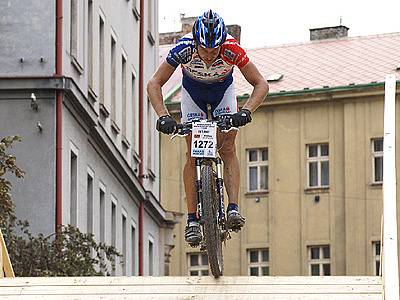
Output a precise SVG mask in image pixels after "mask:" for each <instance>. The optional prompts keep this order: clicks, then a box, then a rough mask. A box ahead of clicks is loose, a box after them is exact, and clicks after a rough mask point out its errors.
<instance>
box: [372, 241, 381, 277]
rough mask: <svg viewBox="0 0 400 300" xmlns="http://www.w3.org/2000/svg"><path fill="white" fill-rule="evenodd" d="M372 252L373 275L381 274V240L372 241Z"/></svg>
mask: <svg viewBox="0 0 400 300" xmlns="http://www.w3.org/2000/svg"><path fill="white" fill-rule="evenodd" d="M372 247H373V253H374V276H381V272H380V269H381V242H380V241H377V242H373V243H372Z"/></svg>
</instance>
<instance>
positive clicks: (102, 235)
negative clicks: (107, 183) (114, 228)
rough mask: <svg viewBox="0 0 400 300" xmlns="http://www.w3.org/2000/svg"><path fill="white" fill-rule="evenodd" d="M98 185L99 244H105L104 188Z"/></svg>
mask: <svg viewBox="0 0 400 300" xmlns="http://www.w3.org/2000/svg"><path fill="white" fill-rule="evenodd" d="M99 185H100V195H99V199H100V203H99V204H100V205H99V206H100V220H99V224H100V242H101V243H105V242H106V188H105V187H104V186H103V185H102V184H101V182H99Z"/></svg>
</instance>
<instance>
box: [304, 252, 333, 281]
mask: <svg viewBox="0 0 400 300" xmlns="http://www.w3.org/2000/svg"><path fill="white" fill-rule="evenodd" d="M325 247H328V248H329V258H325V257H324V255H323V254H324V250H323V249H324V248H325ZM312 248H319V258H318V259H312V258H311V249H312ZM321 257H322V258H321ZM331 257H332V253H331V246H330V245H309V246H308V247H307V264H308V275H309V276H332V261H331ZM326 264H329V271H330V274H329V275H325V274H324V265H326ZM312 265H319V275H311V274H312V268H311V266H312ZM321 274H322V275H321Z"/></svg>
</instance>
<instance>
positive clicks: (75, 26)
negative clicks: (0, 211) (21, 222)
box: [0, 0, 175, 275]
mask: <svg viewBox="0 0 400 300" xmlns="http://www.w3.org/2000/svg"><path fill="white" fill-rule="evenodd" d="M0 11H1V14H0V24H1V31H0V35H1V37H2V46H1V47H0V61H1V64H0V134H1V136H6V135H16V134H18V135H20V136H21V137H22V139H23V141H22V143H20V144H18V145H16V146H15V147H14V151H15V153H16V156H17V162H18V165H19V166H20V167H21V168H22V169H23V170H25V172H26V177H25V179H24V180H23V181H18V182H16V181H14V187H13V200H14V202H15V204H16V212H17V216H18V217H20V218H21V219H27V220H29V221H30V223H31V227H32V229H33V231H34V232H42V233H44V234H45V235H47V234H50V233H53V232H54V231H55V228H56V226H57V225H60V224H72V225H75V226H77V227H78V228H80V229H81V231H83V232H89V233H93V234H94V235H95V238H96V240H97V241H99V242H105V243H107V244H109V245H113V246H115V247H116V248H117V250H118V251H119V252H121V253H122V254H123V255H124V260H125V264H124V265H120V264H118V265H117V268H116V271H115V272H114V273H113V274H115V275H164V274H165V273H168V264H167V265H166V264H165V260H166V258H168V255H169V251H170V249H171V248H172V247H173V245H172V244H171V242H172V240H171V230H172V227H173V224H174V216H175V215H174V214H173V213H171V212H168V211H166V210H165V209H164V208H163V207H162V206H161V204H160V201H159V199H160V194H159V176H158V174H159V154H158V153H159V151H158V149H159V143H158V138H157V134H156V132H155V130H154V124H155V118H156V116H155V114H154V113H153V111H152V110H151V108H150V105H149V102H148V100H147V96H146V91H145V88H144V86H145V82H146V81H147V79H148V78H149V77H150V76H151V75H152V73H153V72H154V70H155V68H156V67H157V65H158V23H157V20H158V1H157V0H150V1H143V0H142V1H139V0H136V1H135V0H130V1H127V0H120V1H106V0H87V1H86V0H85V1H78V0H57V1H52V0H51V1H50V0H45V1H30V2H29V1H28V2H26V1H12V2H2V3H0ZM166 267H167V268H166Z"/></svg>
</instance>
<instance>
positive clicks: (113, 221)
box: [111, 201, 117, 247]
mask: <svg viewBox="0 0 400 300" xmlns="http://www.w3.org/2000/svg"><path fill="white" fill-rule="evenodd" d="M116 244H117V205H116V204H115V202H114V201H111V246H113V247H115V246H116Z"/></svg>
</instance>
